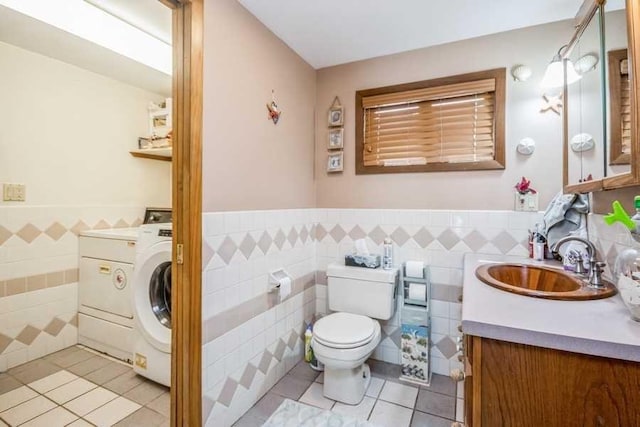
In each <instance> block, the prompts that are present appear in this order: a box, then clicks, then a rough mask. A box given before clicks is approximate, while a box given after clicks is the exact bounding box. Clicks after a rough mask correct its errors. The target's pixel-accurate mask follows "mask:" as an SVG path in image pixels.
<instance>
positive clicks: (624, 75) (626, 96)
mask: <svg viewBox="0 0 640 427" xmlns="http://www.w3.org/2000/svg"><path fill="white" fill-rule="evenodd" d="M630 97H631V87H630V83H629V60H628V59H623V60H622V61H620V122H621V123H620V126H621V127H622V128H621V134H620V139H621V143H622V154H631V99H630Z"/></svg>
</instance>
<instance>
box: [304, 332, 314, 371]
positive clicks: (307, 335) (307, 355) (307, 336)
mask: <svg viewBox="0 0 640 427" xmlns="http://www.w3.org/2000/svg"><path fill="white" fill-rule="evenodd" d="M312 337H313V332H312V331H311V325H309V326H307V330H306V331H305V332H304V361H305V362H307V363H309V362H311V360H312V359H313V351H312V350H311V338H312Z"/></svg>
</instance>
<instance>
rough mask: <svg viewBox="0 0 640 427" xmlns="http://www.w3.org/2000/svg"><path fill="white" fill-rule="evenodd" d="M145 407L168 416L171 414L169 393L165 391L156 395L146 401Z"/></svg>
mask: <svg viewBox="0 0 640 427" xmlns="http://www.w3.org/2000/svg"><path fill="white" fill-rule="evenodd" d="M147 408H150V409H153V410H154V411H156V412H157V413H159V414H160V415H163V416H165V417H166V418H169V417H170V416H171V393H169V392H166V393H163V394H161V395H160V396H158V397H156V399H155V400H153V401H151V402H149V403H147Z"/></svg>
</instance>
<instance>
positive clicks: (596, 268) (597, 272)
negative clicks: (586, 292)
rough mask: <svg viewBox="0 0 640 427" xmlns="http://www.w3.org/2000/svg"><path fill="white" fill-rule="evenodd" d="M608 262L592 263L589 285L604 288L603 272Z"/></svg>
mask: <svg viewBox="0 0 640 427" xmlns="http://www.w3.org/2000/svg"><path fill="white" fill-rule="evenodd" d="M606 265H607V263H606V262H602V261H596V262H594V263H593V264H592V265H591V274H590V275H589V286H591V287H593V288H604V286H605V285H604V282H603V281H602V273H603V272H604V267H605V266H606Z"/></svg>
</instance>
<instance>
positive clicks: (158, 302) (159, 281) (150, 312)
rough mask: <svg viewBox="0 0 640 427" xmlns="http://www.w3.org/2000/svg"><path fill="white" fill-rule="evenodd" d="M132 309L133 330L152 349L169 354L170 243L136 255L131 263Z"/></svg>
mask: <svg viewBox="0 0 640 427" xmlns="http://www.w3.org/2000/svg"><path fill="white" fill-rule="evenodd" d="M134 269H135V274H134V281H133V286H134V292H133V309H134V312H135V319H136V327H137V329H138V331H139V332H140V334H141V335H142V336H143V337H144V338H145V339H146V340H147V341H148V342H149V343H150V344H151V345H153V346H154V347H155V348H157V349H158V350H160V351H163V352H165V353H170V352H171V240H166V241H163V242H159V243H156V244H154V245H153V246H151V247H149V248H148V249H147V250H145V251H144V252H143V253H141V254H139V255H138V258H137V259H136V264H135V267H134Z"/></svg>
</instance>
